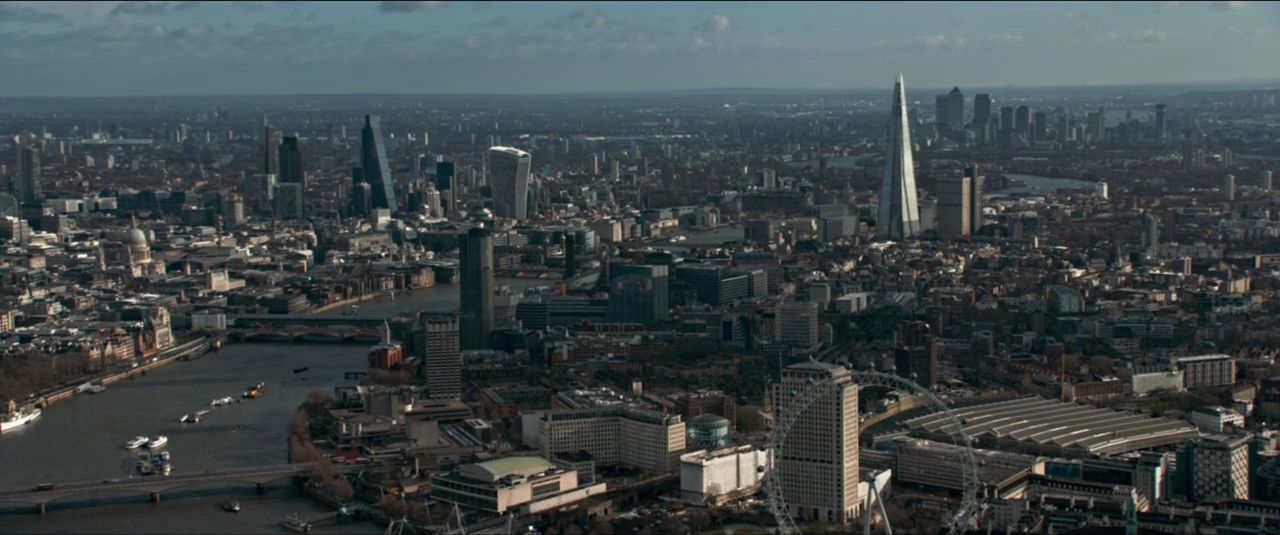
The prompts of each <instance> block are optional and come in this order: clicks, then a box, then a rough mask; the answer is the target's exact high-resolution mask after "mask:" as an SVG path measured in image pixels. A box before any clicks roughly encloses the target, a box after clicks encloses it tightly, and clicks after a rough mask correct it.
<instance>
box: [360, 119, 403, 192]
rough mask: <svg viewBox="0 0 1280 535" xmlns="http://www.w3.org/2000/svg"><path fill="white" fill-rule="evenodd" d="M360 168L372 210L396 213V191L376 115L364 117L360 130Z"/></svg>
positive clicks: (380, 122)
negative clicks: (362, 171) (382, 209)
mask: <svg viewBox="0 0 1280 535" xmlns="http://www.w3.org/2000/svg"><path fill="white" fill-rule="evenodd" d="M360 167H361V168H363V169H364V182H365V183H366V184H368V185H369V189H370V190H371V191H370V193H371V195H372V197H371V198H370V199H369V200H370V205H371V206H372V207H373V208H386V209H388V210H391V211H392V212H393V213H394V212H395V211H396V190H395V187H394V186H393V185H392V183H391V165H390V164H388V163H387V146H386V144H384V143H383V142H382V120H381V119H380V118H378V116H377V115H366V116H364V128H363V129H361V130H360Z"/></svg>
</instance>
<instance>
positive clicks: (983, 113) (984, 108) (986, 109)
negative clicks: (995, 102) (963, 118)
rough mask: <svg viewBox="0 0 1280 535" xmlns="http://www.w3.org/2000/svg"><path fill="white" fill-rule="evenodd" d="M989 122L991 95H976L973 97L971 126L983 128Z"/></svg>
mask: <svg viewBox="0 0 1280 535" xmlns="http://www.w3.org/2000/svg"><path fill="white" fill-rule="evenodd" d="M990 122H991V95H988V94H986V93H978V94H977V95H974V97H973V124H974V126H985V125H986V124H987V123H990Z"/></svg>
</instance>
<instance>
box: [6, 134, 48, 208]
mask: <svg viewBox="0 0 1280 535" xmlns="http://www.w3.org/2000/svg"><path fill="white" fill-rule="evenodd" d="M18 157H19V158H18V183H17V185H18V187H17V188H14V191H13V196H14V197H17V199H18V201H19V202H23V203H38V202H40V200H41V199H42V198H43V197H44V196H43V190H44V180H43V178H42V177H41V168H40V166H41V164H40V148H39V147H35V146H30V145H27V146H24V147H21V148H19V149H18Z"/></svg>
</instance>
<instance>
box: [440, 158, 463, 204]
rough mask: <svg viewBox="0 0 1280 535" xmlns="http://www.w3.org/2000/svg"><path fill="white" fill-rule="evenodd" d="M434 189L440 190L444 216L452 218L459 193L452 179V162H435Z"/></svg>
mask: <svg viewBox="0 0 1280 535" xmlns="http://www.w3.org/2000/svg"><path fill="white" fill-rule="evenodd" d="M436 189H437V190H440V199H441V207H442V208H443V209H444V212H445V215H447V216H452V215H453V213H454V211H455V210H456V209H457V206H458V194H459V193H460V191H459V190H458V187H457V183H456V182H455V178H454V167H453V162H446V161H438V162H436Z"/></svg>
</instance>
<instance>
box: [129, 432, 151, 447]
mask: <svg viewBox="0 0 1280 535" xmlns="http://www.w3.org/2000/svg"><path fill="white" fill-rule="evenodd" d="M148 442H151V439H150V438H149V437H144V436H141V435H139V436H136V437H133V440H130V441H128V442H125V443H124V447H125V449H130V450H136V449H138V448H141V447H143V446H146V445H147V443H148Z"/></svg>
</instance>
